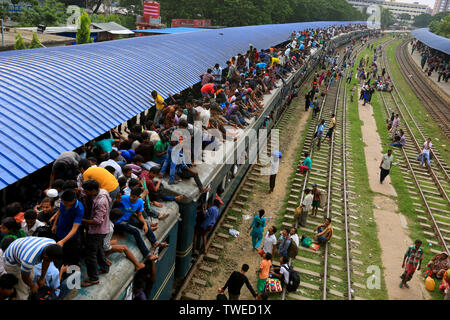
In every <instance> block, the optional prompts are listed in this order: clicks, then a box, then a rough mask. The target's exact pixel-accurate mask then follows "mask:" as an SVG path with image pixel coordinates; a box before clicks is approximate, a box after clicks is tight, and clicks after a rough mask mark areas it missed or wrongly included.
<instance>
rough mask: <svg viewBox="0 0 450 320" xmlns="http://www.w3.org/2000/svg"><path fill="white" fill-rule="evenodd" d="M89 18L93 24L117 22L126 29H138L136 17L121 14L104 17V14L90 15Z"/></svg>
mask: <svg viewBox="0 0 450 320" xmlns="http://www.w3.org/2000/svg"><path fill="white" fill-rule="evenodd" d="M89 18H90V19H91V22H98V23H106V22H116V23H118V24H120V25H122V26H124V27H125V28H128V29H131V30H134V29H136V24H135V22H136V17H135V16H133V15H120V14H110V15H107V16H105V15H103V14H91V15H89Z"/></svg>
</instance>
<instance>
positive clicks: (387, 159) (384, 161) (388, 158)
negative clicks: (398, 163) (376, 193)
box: [380, 149, 394, 184]
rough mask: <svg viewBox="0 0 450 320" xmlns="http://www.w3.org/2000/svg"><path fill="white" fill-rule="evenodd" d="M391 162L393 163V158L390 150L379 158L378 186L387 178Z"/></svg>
mask: <svg viewBox="0 0 450 320" xmlns="http://www.w3.org/2000/svg"><path fill="white" fill-rule="evenodd" d="M392 161H394V156H393V155H392V150H391V149H389V150H388V153H387V154H385V155H384V156H383V158H381V163H380V170H381V171H380V184H382V183H383V181H384V179H385V178H386V177H387V176H388V174H389V171H390V170H391V167H392Z"/></svg>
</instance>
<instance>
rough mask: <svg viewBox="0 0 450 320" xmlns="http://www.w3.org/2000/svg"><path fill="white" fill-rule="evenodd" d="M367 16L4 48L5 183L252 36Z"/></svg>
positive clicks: (0, 163)
mask: <svg viewBox="0 0 450 320" xmlns="http://www.w3.org/2000/svg"><path fill="white" fill-rule="evenodd" d="M349 23H364V22H310V23H294V24H282V25H262V26H249V27H237V28H226V29H214V30H204V31H202V32H190V33H182V34H175V35H161V36H159V37H138V38H132V39H123V40H117V41H109V42H101V43H95V44H85V45H78V46H68V47H52V48H42V49H33V50H20V51H7V52H1V53H0V88H1V90H0V189H3V188H4V187H6V186H7V185H9V184H12V183H14V182H16V181H17V180H19V179H21V178H23V177H25V176H26V175H28V174H30V173H32V172H34V171H36V170H38V169H40V168H42V167H43V166H45V165H46V164H48V163H51V162H52V161H53V160H55V159H56V158H57V157H58V155H59V154H60V153H61V152H64V151H67V150H73V149H75V148H77V147H79V146H80V145H82V144H84V143H86V142H88V141H89V140H91V139H93V138H95V137H97V136H99V135H100V134H102V133H104V132H106V131H107V130H109V129H111V128H114V127H116V126H117V125H119V124H120V123H123V122H124V121H126V120H128V119H130V118H132V117H134V116H135V115H137V114H139V113H140V112H142V111H144V110H145V109H147V108H148V107H149V106H150V103H149V101H148V100H149V98H150V92H151V91H152V90H157V91H158V92H159V93H160V94H161V95H162V96H163V97H167V96H168V94H169V93H177V92H180V91H182V90H184V89H186V88H188V87H189V86H191V85H193V84H195V83H197V82H198V81H199V75H200V74H201V73H203V72H204V71H205V70H206V69H207V68H208V67H211V66H213V65H214V64H215V63H220V64H221V65H224V64H225V61H226V60H227V59H229V58H230V57H231V56H233V55H235V54H236V53H237V52H244V51H246V50H247V49H248V46H249V43H252V44H253V46H255V47H256V48H258V49H261V48H268V47H269V46H271V45H274V44H277V43H280V42H282V41H284V40H285V39H287V38H288V36H289V35H290V33H291V32H292V31H293V30H304V29H306V28H318V27H327V26H330V25H334V24H344V25H347V24H349Z"/></svg>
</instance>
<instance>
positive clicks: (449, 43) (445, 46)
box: [411, 28, 450, 54]
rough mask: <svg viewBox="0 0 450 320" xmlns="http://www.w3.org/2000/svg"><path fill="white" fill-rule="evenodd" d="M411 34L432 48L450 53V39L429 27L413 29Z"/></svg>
mask: <svg viewBox="0 0 450 320" xmlns="http://www.w3.org/2000/svg"><path fill="white" fill-rule="evenodd" d="M411 34H412V35H413V36H414V37H415V38H416V39H417V40H419V41H421V42H423V43H425V44H426V45H427V46H429V47H430V48H433V49H436V50H439V51H442V52H444V53H446V54H450V39H448V38H445V37H441V36H438V35H437V34H434V33H433V32H431V31H430V30H429V29H428V28H421V29H416V30H413V31H411Z"/></svg>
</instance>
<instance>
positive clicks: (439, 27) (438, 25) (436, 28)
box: [430, 13, 450, 38]
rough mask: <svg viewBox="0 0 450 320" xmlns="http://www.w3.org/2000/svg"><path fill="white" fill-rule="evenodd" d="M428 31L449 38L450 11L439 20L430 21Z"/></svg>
mask: <svg viewBox="0 0 450 320" xmlns="http://www.w3.org/2000/svg"><path fill="white" fill-rule="evenodd" d="M430 31H431V32H433V33H435V34H437V35H439V36H442V37H446V38H450V13H448V14H447V16H445V17H444V18H443V19H442V21H440V22H438V21H432V22H431V23H430Z"/></svg>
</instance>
